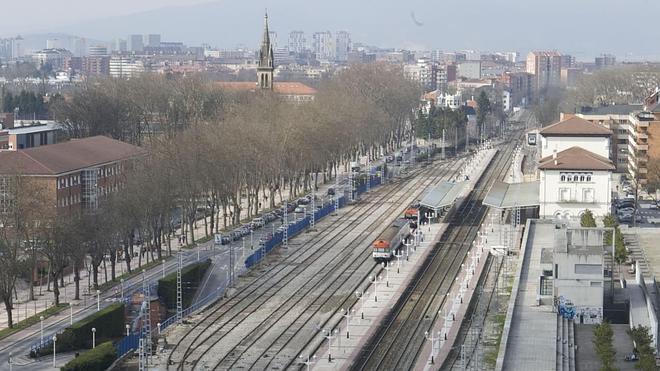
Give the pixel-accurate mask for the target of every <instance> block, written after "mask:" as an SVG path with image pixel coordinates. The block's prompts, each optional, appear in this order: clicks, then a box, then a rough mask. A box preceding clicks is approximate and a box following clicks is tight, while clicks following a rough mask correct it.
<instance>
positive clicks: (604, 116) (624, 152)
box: [561, 104, 642, 173]
mask: <svg viewBox="0 0 660 371" xmlns="http://www.w3.org/2000/svg"><path fill="white" fill-rule="evenodd" d="M641 109H642V105H641V104H617V105H610V106H602V107H581V108H580V109H579V110H578V112H577V113H575V114H574V116H576V117H579V118H582V119H584V120H587V121H590V122H592V123H594V124H598V125H600V126H602V127H605V128H607V129H610V130H611V131H612V153H611V155H610V158H611V159H612V161H613V162H614V164H615V165H616V172H618V173H627V172H628V141H629V138H628V137H629V131H628V126H629V125H630V119H629V118H630V114H631V113H632V112H636V111H639V110H641ZM571 116H573V114H565V113H562V114H561V119H562V120H564V119H567V118H569V117H571Z"/></svg>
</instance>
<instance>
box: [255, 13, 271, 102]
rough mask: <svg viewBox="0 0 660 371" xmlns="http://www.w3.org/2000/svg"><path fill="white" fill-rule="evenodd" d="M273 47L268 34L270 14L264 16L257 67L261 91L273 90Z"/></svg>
mask: <svg viewBox="0 0 660 371" xmlns="http://www.w3.org/2000/svg"><path fill="white" fill-rule="evenodd" d="M274 68H275V67H274V66H273V46H272V45H271V44H270V33H269V32H268V13H266V14H265V15H264V35H263V38H262V39H261V49H260V50H259V66H258V67H257V84H258V85H259V88H260V89H264V90H266V89H267V90H273V70H274Z"/></svg>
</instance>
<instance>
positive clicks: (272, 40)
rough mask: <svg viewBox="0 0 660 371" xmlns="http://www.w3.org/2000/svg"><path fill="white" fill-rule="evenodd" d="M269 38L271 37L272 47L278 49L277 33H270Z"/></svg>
mask: <svg viewBox="0 0 660 371" xmlns="http://www.w3.org/2000/svg"><path fill="white" fill-rule="evenodd" d="M268 36H269V37H270V45H271V46H272V47H273V49H276V48H277V45H278V44H277V32H275V31H270V30H269V31H268Z"/></svg>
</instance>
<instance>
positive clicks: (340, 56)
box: [335, 31, 351, 62]
mask: <svg viewBox="0 0 660 371" xmlns="http://www.w3.org/2000/svg"><path fill="white" fill-rule="evenodd" d="M335 47H336V49H337V50H336V51H335V59H336V60H337V61H338V62H346V61H347V60H348V53H349V52H350V51H351V34H350V33H348V32H347V31H339V32H337V39H336V41H335Z"/></svg>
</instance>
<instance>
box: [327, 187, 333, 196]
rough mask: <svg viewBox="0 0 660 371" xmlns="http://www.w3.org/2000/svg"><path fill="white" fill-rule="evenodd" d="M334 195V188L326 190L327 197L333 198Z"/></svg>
mask: <svg viewBox="0 0 660 371" xmlns="http://www.w3.org/2000/svg"><path fill="white" fill-rule="evenodd" d="M334 195H335V189H334V188H328V196H334Z"/></svg>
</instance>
